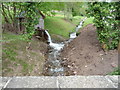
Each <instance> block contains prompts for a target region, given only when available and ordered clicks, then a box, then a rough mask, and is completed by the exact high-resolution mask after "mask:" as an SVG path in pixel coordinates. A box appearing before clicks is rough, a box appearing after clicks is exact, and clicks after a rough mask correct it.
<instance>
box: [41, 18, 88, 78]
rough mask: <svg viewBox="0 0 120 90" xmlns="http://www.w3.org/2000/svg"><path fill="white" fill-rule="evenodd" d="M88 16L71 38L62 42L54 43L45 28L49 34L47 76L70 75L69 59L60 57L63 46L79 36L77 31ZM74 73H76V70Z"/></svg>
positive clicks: (44, 71) (45, 73)
mask: <svg viewBox="0 0 120 90" xmlns="http://www.w3.org/2000/svg"><path fill="white" fill-rule="evenodd" d="M85 20H86V18H84V19H83V20H82V21H81V22H80V23H79V25H78V26H77V27H76V29H75V32H73V33H70V38H69V40H67V41H65V42H61V43H53V42H52V39H51V36H50V34H49V33H48V31H47V30H45V32H46V34H47V35H48V42H49V47H50V49H49V52H48V60H47V61H46V62H45V65H44V69H43V74H44V75H45V76H67V75H69V74H68V73H69V72H68V71H69V70H70V69H69V66H68V65H67V61H65V60H62V59H61V57H60V52H61V50H62V49H63V47H64V46H65V45H66V44H68V43H70V42H71V41H72V40H73V39H74V38H76V37H77V35H76V33H77V31H78V30H79V29H80V28H81V27H82V25H83V23H84V21H85ZM72 74H75V73H74V72H73V73H72Z"/></svg>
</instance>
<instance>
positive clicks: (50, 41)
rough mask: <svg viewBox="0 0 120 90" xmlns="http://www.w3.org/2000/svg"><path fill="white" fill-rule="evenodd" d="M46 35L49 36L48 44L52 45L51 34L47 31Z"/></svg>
mask: <svg viewBox="0 0 120 90" xmlns="http://www.w3.org/2000/svg"><path fill="white" fill-rule="evenodd" d="M45 33H46V34H47V36H48V42H49V43H52V39H51V36H50V34H49V33H48V31H47V30H45Z"/></svg>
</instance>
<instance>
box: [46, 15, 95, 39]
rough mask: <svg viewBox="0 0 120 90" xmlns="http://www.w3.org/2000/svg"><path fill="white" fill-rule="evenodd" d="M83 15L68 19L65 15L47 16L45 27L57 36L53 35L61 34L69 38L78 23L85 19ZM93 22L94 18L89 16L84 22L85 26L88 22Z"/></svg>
mask: <svg viewBox="0 0 120 90" xmlns="http://www.w3.org/2000/svg"><path fill="white" fill-rule="evenodd" d="M83 18H84V17H83V16H75V17H73V18H72V19H71V20H66V19H64V17H58V16H56V17H46V18H45V29H48V32H49V33H50V35H51V36H52V38H54V39H57V37H56V38H55V37H54V36H53V35H60V36H62V37H63V38H65V39H68V38H69V33H70V32H72V31H74V30H75V27H76V25H78V24H79V22H80V21H81V20H82V19H83ZM91 23H93V18H92V17H90V18H87V19H86V20H85V22H84V24H83V27H85V26H86V25H88V24H91Z"/></svg>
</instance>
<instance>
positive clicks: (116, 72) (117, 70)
mask: <svg viewBox="0 0 120 90" xmlns="http://www.w3.org/2000/svg"><path fill="white" fill-rule="evenodd" d="M109 75H120V68H115V70H114V71H113V72H111V73H109Z"/></svg>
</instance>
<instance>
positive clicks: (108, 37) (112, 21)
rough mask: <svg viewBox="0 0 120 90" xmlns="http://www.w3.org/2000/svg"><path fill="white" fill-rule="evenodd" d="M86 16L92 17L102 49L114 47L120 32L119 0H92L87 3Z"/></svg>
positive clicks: (116, 44)
mask: <svg viewBox="0 0 120 90" xmlns="http://www.w3.org/2000/svg"><path fill="white" fill-rule="evenodd" d="M88 6H89V9H88V10H87V13H88V16H93V17H94V21H93V22H94V24H95V26H96V27H97V34H98V39H99V41H100V43H102V45H105V46H106V47H104V49H115V48H117V46H118V42H119V33H120V27H119V24H120V21H119V19H120V18H119V17H120V16H119V13H118V12H120V9H119V7H120V2H111V3H108V2H93V3H88Z"/></svg>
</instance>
